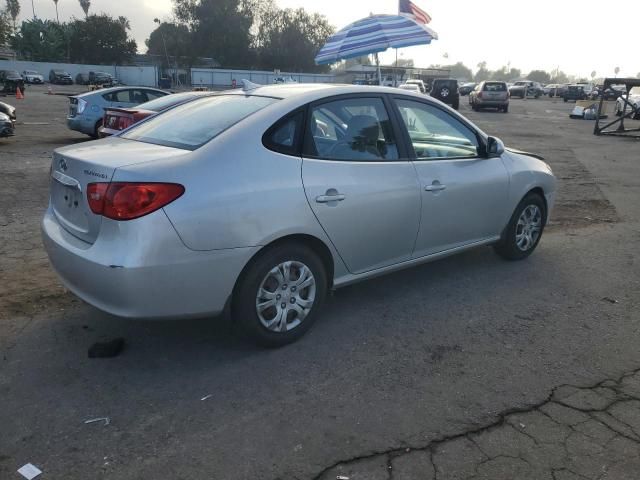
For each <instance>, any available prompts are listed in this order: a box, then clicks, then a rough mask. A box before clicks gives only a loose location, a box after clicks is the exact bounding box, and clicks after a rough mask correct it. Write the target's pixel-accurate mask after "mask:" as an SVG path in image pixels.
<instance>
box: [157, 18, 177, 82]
mask: <svg viewBox="0 0 640 480" xmlns="http://www.w3.org/2000/svg"><path fill="white" fill-rule="evenodd" d="M153 22H154V23H157V24H158V29H159V30H160V37H161V38H162V44H163V45H164V55H165V57H167V68H168V69H169V68H171V61H170V60H169V52H168V51H167V42H166V41H165V39H164V33H162V29H161V28H160V27H161V26H162V22H161V21H160V19H159V18H154V19H153ZM177 61H178V60H177V59H176V62H177ZM175 76H176V85H177V84H178V83H179V82H178V69H177V68H176V71H175Z"/></svg>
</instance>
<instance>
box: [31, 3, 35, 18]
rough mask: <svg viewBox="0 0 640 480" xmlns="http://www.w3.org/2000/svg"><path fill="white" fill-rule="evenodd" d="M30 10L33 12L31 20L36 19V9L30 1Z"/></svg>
mask: <svg viewBox="0 0 640 480" xmlns="http://www.w3.org/2000/svg"><path fill="white" fill-rule="evenodd" d="M31 9H32V10H33V19H34V20H35V19H36V7H35V5H34V4H33V0H31Z"/></svg>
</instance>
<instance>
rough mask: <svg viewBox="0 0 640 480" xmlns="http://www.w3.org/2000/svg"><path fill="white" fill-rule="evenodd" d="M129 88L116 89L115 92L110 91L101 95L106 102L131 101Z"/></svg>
mask: <svg viewBox="0 0 640 480" xmlns="http://www.w3.org/2000/svg"><path fill="white" fill-rule="evenodd" d="M130 91H131V90H118V91H117V92H111V93H107V94H105V95H103V96H102V97H103V98H104V99H105V100H106V101H107V102H116V103H131V100H130V96H129V92H130Z"/></svg>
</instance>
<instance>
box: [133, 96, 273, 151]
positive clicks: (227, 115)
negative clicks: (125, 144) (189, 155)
mask: <svg viewBox="0 0 640 480" xmlns="http://www.w3.org/2000/svg"><path fill="white" fill-rule="evenodd" d="M277 101H278V100H277V99H275V98H270V97H258V96H245V95H216V96H211V97H205V98H200V99H197V100H194V101H192V102H187V103H185V104H183V105H179V106H177V107H176V108H172V109H171V110H168V111H166V112H163V113H161V114H160V115H157V116H155V117H153V118H151V119H150V120H148V121H146V122H144V123H141V124H140V125H138V126H135V127H133V128H132V129H131V130H129V131H128V132H127V133H125V134H124V135H122V138H128V139H130V140H137V141H139V142H146V143H153V144H156V145H165V146H168V147H175V148H182V149H185V150H195V149H197V148H199V147H201V146H202V145H204V144H205V143H207V142H209V141H210V140H212V139H213V138H215V137H216V136H218V135H219V134H220V133H221V132H223V131H224V130H226V129H227V128H229V127H231V126H233V125H235V124H236V123H238V122H240V121H241V120H243V119H244V118H246V117H248V116H250V115H252V114H254V113H255V112H257V111H259V110H262V109H263V108H265V107H267V106H268V105H271V104H272V103H274V102H277Z"/></svg>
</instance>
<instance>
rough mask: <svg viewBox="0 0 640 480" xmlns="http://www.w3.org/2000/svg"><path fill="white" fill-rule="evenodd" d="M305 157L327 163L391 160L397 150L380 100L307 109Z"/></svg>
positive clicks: (357, 101) (396, 154) (349, 100)
mask: <svg viewBox="0 0 640 480" xmlns="http://www.w3.org/2000/svg"><path fill="white" fill-rule="evenodd" d="M308 138H309V139H310V140H309V142H308V143H309V145H307V154H308V155H310V156H313V157H317V158H323V159H327V160H352V161H373V162H375V161H391V160H397V159H398V148H397V145H396V141H395V138H394V135H393V130H392V128H391V122H390V120H389V115H388V114H387V110H386V108H385V106H384V103H383V101H382V99H380V98H350V99H344V100H336V101H333V102H328V103H324V104H321V105H317V106H314V107H312V108H311V113H310V121H309V134H308Z"/></svg>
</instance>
